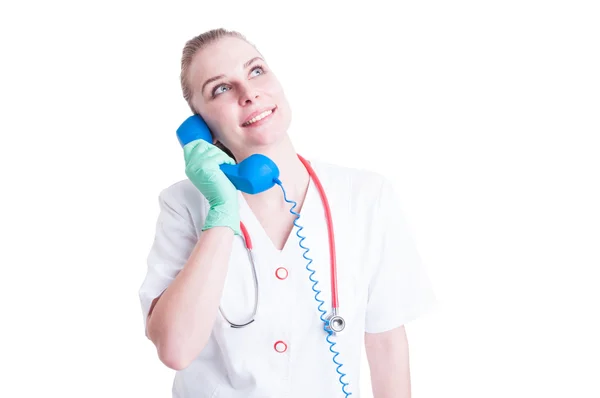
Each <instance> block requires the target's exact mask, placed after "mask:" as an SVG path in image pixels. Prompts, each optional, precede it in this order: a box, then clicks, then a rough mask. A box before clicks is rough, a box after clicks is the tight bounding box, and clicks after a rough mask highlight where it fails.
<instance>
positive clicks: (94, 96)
mask: <svg viewBox="0 0 600 398" xmlns="http://www.w3.org/2000/svg"><path fill="white" fill-rule="evenodd" d="M593 3H595V2H592V1H589V2H583V1H573V0H570V1H562V2H559V1H537V2H536V1H523V0H520V1H502V2H500V1H497V2H490V1H464V0H461V1H419V2H401V3H400V4H398V3H397V2H390V3H387V1H375V0H371V1H366V2H361V3H353V2H348V1H344V2H342V1H324V2H316V1H312V2H311V1H301V2H291V1H290V2H288V1H272V2H265V1H253V2H250V1H249V2H225V1H210V2H208V1H187V2H183V1H172V2H167V1H160V2H159V1H145V2H141V1H136V2H133V1H129V2H126V1H110V2H109V1H97V2H89V1H88V2H71V3H67V2H64V1H48V2H41V1H39V2H19V3H13V4H9V3H8V2H3V3H2V6H1V8H0V30H1V32H0V33H1V34H0V40H1V48H0V51H1V63H0V67H1V68H2V69H1V73H0V84H1V86H0V96H1V99H0V100H1V102H0V105H1V108H0V115H1V116H0V123H1V126H0V134H1V137H2V144H1V146H0V151H1V156H0V162H1V168H0V170H1V172H2V187H3V188H2V192H3V193H2V195H1V198H2V199H1V200H2V206H1V209H2V219H1V220H2V221H1V225H2V227H1V228H2V238H3V239H2V244H1V249H0V250H1V254H2V258H1V267H2V273H1V280H2V287H1V288H0V306H1V307H2V308H1V312H0V317H1V318H0V319H1V321H0V322H1V324H2V325H3V326H2V327H1V328H0V334H1V336H2V337H1V339H0V344H1V345H2V347H1V352H0V361H1V367H2V369H1V373H0V380H2V381H1V382H0V396H2V397H41V396H48V395H53V396H59V397H170V389H171V382H172V377H173V372H172V371H171V370H169V369H167V368H165V367H164V366H163V365H162V364H161V363H160V362H159V360H158V359H157V356H156V354H155V352H154V349H153V346H152V345H151V343H150V342H149V341H148V340H146V339H145V337H144V334H143V329H142V315H141V309H140V306H139V301H138V297H137V290H138V288H139V286H140V284H141V282H142V280H143V277H144V275H145V271H146V269H145V267H146V265H145V259H146V255H147V251H148V250H149V248H150V245H151V243H152V238H153V234H154V223H155V221H156V216H157V214H158V204H157V195H158V192H159V191H160V190H161V189H162V188H164V187H166V186H167V185H169V184H171V183H173V182H175V181H177V180H179V179H182V178H184V177H185V176H184V171H183V159H182V154H181V148H180V147H179V146H178V143H177V141H176V139H175V129H176V128H177V126H178V125H179V123H180V122H181V121H182V120H183V119H184V118H185V117H187V116H188V114H189V110H188V108H187V106H186V104H185V102H184V100H183V98H182V97H181V92H180V88H179V81H178V76H179V62H180V55H181V49H182V47H183V44H184V42H185V41H186V40H187V39H189V38H191V37H192V36H194V35H196V34H199V33H201V32H203V31H205V30H208V29H212V28H216V27H225V28H228V29H236V30H239V31H241V32H242V33H244V34H245V35H246V36H247V37H248V38H249V39H250V40H251V41H252V42H254V43H255V44H256V45H257V46H258V48H259V49H260V51H261V52H262V53H263V54H264V55H265V56H266V57H267V61H268V62H269V64H270V65H271V67H272V68H273V69H274V70H275V72H276V73H277V75H278V77H279V78H280V80H281V81H282V83H283V84H284V86H285V88H286V92H287V94H288V97H289V99H290V102H291V104H292V106H293V111H294V122H293V126H292V130H291V131H290V134H292V136H293V139H294V142H295V143H296V145H297V149H298V151H299V152H300V153H302V154H304V155H305V156H310V157H314V158H322V159H327V160H328V161H331V162H334V163H339V164H342V165H348V166H352V167H361V168H363V167H364V168H368V169H371V170H375V171H379V172H382V173H384V174H386V175H388V176H389V177H390V178H392V179H393V180H394V182H395V183H396V187H397V188H398V190H399V191H400V193H401V194H402V201H403V202H402V207H403V210H404V211H405V212H406V214H407V217H408V219H409V220H410V222H411V224H412V227H413V230H414V233H415V236H416V239H417V241H418V244H419V249H420V250H421V254H422V256H423V258H424V260H425V263H426V266H427V268H428V272H429V273H430V275H431V278H432V282H433V284H434V287H435V289H436V294H437V296H438V299H439V301H440V309H439V311H437V312H436V313H434V314H431V315H429V316H426V317H423V318H421V319H420V320H417V321H415V322H414V323H413V324H410V325H408V326H407V330H408V334H409V341H410V344H411V366H412V380H413V397H419V398H420V397H458V396H460V397H463V398H467V397H468V398H471V397H472V398H481V397H486V398H495V397H507V396H510V397H515V398H516V397H519V398H521V397H523V398H525V397H527V398H530V397H542V396H543V397H566V396H569V397H577V398H588V397H590V398H591V397H596V398H598V397H600V385H599V384H598V377H599V375H600V359H599V358H600V343H599V339H600V321H599V318H600V310H599V306H600V293H599V291H600V288H599V287H598V286H599V284H600V278H599V276H598V275H599V273H598V268H599V265H600V210H599V209H600V191H599V190H600V188H599V186H600V172H599V170H600V156H599V154H600V146H599V145H598V142H599V134H600V120H599V119H600V78H599V76H600V73H599V71H600V60H599V51H600V50H599V49H600V29H599V23H598V21H599V20H600V14H599V13H598V9H597V8H594V7H593ZM386 4H387V5H386ZM365 369H366V370H368V369H367V368H365ZM368 376H369V375H368V372H366V373H365V374H363V375H362V380H363V386H362V387H363V393H364V395H363V397H371V394H370V383H369V377H368Z"/></svg>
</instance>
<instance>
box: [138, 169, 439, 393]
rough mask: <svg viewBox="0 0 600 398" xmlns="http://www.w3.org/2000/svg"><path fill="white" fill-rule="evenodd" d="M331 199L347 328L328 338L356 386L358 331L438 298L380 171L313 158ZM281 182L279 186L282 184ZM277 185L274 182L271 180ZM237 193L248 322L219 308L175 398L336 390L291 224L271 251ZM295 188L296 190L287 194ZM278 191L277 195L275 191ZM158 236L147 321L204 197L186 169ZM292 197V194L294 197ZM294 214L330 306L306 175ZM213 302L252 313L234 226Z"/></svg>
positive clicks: (200, 217)
mask: <svg viewBox="0 0 600 398" xmlns="http://www.w3.org/2000/svg"><path fill="white" fill-rule="evenodd" d="M311 164H312V166H313V168H314V169H315V171H316V173H317V176H318V177H319V179H320V181H321V183H322V185H323V187H324V190H325V192H326V194H327V198H328V200H329V205H330V208H331V215H332V218H333V224H334V234H335V244H336V255H337V275H338V276H337V277H338V297H339V305H340V315H342V316H343V317H344V319H345V321H346V328H345V329H344V330H343V331H342V332H341V333H339V334H337V335H333V336H332V337H331V338H330V339H331V340H333V341H335V343H336V344H335V346H334V347H333V350H335V351H337V352H339V353H340V354H339V355H338V356H337V357H336V360H337V362H339V363H342V365H343V366H342V367H341V368H339V371H340V372H342V373H345V374H346V376H344V377H343V378H342V381H344V382H347V383H349V385H348V386H347V387H346V391H347V392H351V393H352V395H351V396H352V397H354V398H359V397H360V389H359V372H360V361H361V349H362V345H363V342H364V340H363V339H364V333H365V332H371V333H376V332H383V331H387V330H390V329H392V328H395V327H398V326H401V325H404V324H406V323H407V322H408V321H410V320H413V319H415V318H416V317H417V316H419V315H421V314H422V313H424V312H425V311H428V310H429V309H430V308H431V307H432V305H433V304H434V302H435V298H434V295H433V292H432V290H431V287H430V283H429V279H428V276H427V274H426V272H425V271H424V269H423V268H422V266H421V262H420V257H419V255H418V253H417V251H416V248H415V244H414V243H413V240H412V237H411V234H410V231H409V229H408V228H407V224H406V222H405V220H404V219H403V216H402V214H401V212H400V209H399V208H398V202H397V200H396V196H395V193H394V191H393V188H392V186H391V184H390V182H389V181H387V180H386V179H385V178H383V177H382V176H380V175H379V174H376V173H373V172H369V171H362V170H357V169H351V168H346V167H340V166H335V165H331V164H327V163H323V162H315V161H312V162H311ZM284 188H285V186H284ZM273 189H280V188H279V187H278V186H275V187H274V188H273ZM239 198H240V216H241V220H242V222H243V223H244V224H245V225H246V227H247V229H248V232H249V234H250V237H251V239H252V243H253V245H254V248H253V253H254V258H255V263H256V272H257V277H258V284H259V294H258V296H259V297H258V300H259V307H258V312H257V314H256V317H255V321H254V322H253V323H251V324H250V325H248V326H246V327H244V328H241V329H236V328H232V327H230V325H229V324H228V323H227V322H226V321H225V319H224V318H223V317H222V316H221V314H220V313H218V316H217V319H216V322H215V325H214V328H213V331H212V334H211V336H210V340H209V341H208V344H207V345H206V347H205V348H204V350H203V351H202V352H201V353H200V354H199V355H198V357H197V358H196V359H195V360H194V361H193V363H192V364H191V365H189V366H188V367H187V368H186V369H183V370H181V371H177V373H176V375H175V380H174V383H173V397H174V398H238V397H239V398H242V397H243V398H254V397H261V398H266V397H269V398H271V397H272V398H285V397H297V398H307V397H311V398H313V397H314V398H316V397H344V396H345V395H344V394H343V393H342V385H341V383H340V381H339V378H340V374H339V373H338V372H337V371H336V369H337V365H336V364H335V363H334V362H333V355H334V354H333V353H332V352H331V351H330V348H331V346H330V344H329V343H328V342H327V341H326V337H327V333H326V332H325V331H324V330H323V323H322V321H321V320H320V316H321V312H319V310H318V306H319V303H318V302H317V301H316V299H315V291H314V290H313V282H312V281H311V280H310V279H309V276H310V271H309V270H307V268H306V267H307V264H308V262H307V260H306V259H305V258H304V257H303V255H304V254H305V250H304V249H302V248H301V247H300V246H299V238H298V236H297V232H298V229H297V228H294V230H293V231H292V233H291V234H290V236H289V238H288V240H287V243H286V244H285V247H284V248H283V250H277V249H276V247H275V246H274V245H273V244H272V242H271V240H270V239H269V238H268V236H267V234H266V233H265V231H264V230H263V228H262V227H261V225H260V223H259V221H258V219H257V218H256V217H255V216H254V213H253V212H252V210H251V209H250V207H249V206H248V204H247V203H246V201H245V200H244V198H243V196H242V195H241V193H240V195H239ZM289 199H292V200H294V199H296V198H289ZM282 200H283V195H282ZM159 204H160V214H159V217H158V222H157V227H156V237H155V240H154V243H153V246H152V248H151V250H150V253H149V256H148V270H147V274H146V277H145V279H144V281H143V284H142V286H141V288H140V290H139V296H140V300H141V306H142V313H143V319H144V326H145V323H146V317H147V315H148V311H149V308H150V305H151V302H152V300H153V299H154V298H156V297H157V296H159V295H160V294H161V292H162V291H164V290H165V289H166V288H167V287H168V286H169V284H170V283H171V282H172V281H173V279H174V278H175V277H176V275H177V273H178V272H179V271H180V270H181V269H182V267H183V266H184V264H185V262H186V260H187V259H188V256H189V255H190V253H191V251H192V249H193V247H194V246H195V244H196V242H197V240H198V237H199V235H200V234H201V229H202V226H203V224H204V219H205V216H206V213H207V211H208V203H207V201H206V199H205V198H204V197H203V196H202V194H201V193H200V192H199V191H198V190H197V189H196V188H195V187H194V186H193V185H192V183H191V182H190V181H189V180H187V179H186V180H183V181H180V182H177V183H175V184H173V185H171V186H169V187H167V188H166V189H164V190H163V191H162V192H161V193H160V195H159ZM290 208H291V205H290ZM297 223H298V224H299V225H301V226H302V227H303V229H302V230H301V231H300V235H301V236H305V237H306V239H305V240H304V241H303V242H302V244H303V246H305V247H308V248H309V252H307V253H306V256H307V257H309V258H310V259H312V260H313V261H312V263H311V264H310V268H311V269H312V270H314V271H315V273H314V275H313V279H314V280H317V281H318V283H317V285H316V286H314V287H315V289H317V290H319V291H320V293H319V295H318V298H319V299H320V300H323V301H324V304H323V305H321V309H323V310H326V311H327V314H328V315H329V314H330V313H331V292H330V290H331V284H330V261H329V245H328V235H327V224H326V220H325V216H324V208H323V206H322V202H321V199H320V196H319V192H318V190H317V188H316V186H315V184H314V183H313V182H312V181H311V183H310V185H309V189H308V191H307V195H306V198H305V200H304V204H303V206H302V210H301V216H300V218H299V219H298V221H297ZM234 239H235V241H234V245H233V251H232V253H231V258H230V262H229V268H228V273H227V277H226V281H225V287H224V291H223V295H222V298H221V308H222V310H223V311H224V313H225V315H226V316H227V317H228V318H229V319H230V320H231V321H232V322H234V323H237V322H243V321H244V320H246V319H247V318H248V316H249V315H250V314H251V313H252V309H253V305H254V300H255V295H254V284H253V277H252V270H251V264H250V262H249V258H248V255H247V252H246V249H245V246H244V240H243V238H242V237H235V238H234Z"/></svg>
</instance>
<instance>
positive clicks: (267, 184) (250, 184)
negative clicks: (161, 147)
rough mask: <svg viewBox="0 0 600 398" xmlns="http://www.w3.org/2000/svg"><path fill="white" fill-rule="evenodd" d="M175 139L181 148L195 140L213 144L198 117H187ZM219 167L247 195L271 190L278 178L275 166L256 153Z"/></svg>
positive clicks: (210, 134) (201, 120)
mask: <svg viewBox="0 0 600 398" xmlns="http://www.w3.org/2000/svg"><path fill="white" fill-rule="evenodd" d="M177 139H178V140H179V144H180V145H181V146H182V147H183V146H185V145H186V144H188V143H190V142H192V141H195V140H197V139H202V140H204V141H206V142H208V143H210V144H212V143H213V136H212V133H211V132H210V129H209V128H208V125H207V124H206V122H205V121H204V120H203V119H202V118H201V117H200V116H199V115H192V116H190V117H188V118H187V119H186V120H185V121H184V122H183V123H182V124H181V125H180V126H179V128H178V129H177ZM220 167H221V171H223V173H224V174H225V175H226V176H227V178H229V181H231V183H232V184H233V185H234V186H235V187H236V188H237V189H238V190H240V191H242V192H245V193H249V194H257V193H260V192H263V191H266V190H267V189H270V188H272V187H273V186H274V185H275V183H276V181H278V178H279V168H278V167H277V165H276V164H275V163H274V162H273V161H272V160H271V159H269V158H268V157H267V156H265V155H261V154H258V153H256V154H253V155H251V156H249V157H248V158H246V159H244V160H243V161H242V162H240V163H238V164H222V165H221V166H220Z"/></svg>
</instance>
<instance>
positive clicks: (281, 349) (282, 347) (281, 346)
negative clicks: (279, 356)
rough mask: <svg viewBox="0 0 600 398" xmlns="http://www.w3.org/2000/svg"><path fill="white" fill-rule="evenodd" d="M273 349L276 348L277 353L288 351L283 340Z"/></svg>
mask: <svg viewBox="0 0 600 398" xmlns="http://www.w3.org/2000/svg"><path fill="white" fill-rule="evenodd" d="M273 347H274V348H275V351H277V352H285V351H286V350H287V344H285V343H284V342H283V341H281V340H279V341H278V342H276V343H275V345H273Z"/></svg>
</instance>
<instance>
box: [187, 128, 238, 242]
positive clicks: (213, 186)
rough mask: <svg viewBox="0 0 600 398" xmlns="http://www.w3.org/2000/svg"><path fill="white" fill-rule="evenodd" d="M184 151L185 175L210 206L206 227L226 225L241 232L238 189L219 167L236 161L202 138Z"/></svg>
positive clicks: (189, 144) (204, 227) (188, 145)
mask: <svg viewBox="0 0 600 398" xmlns="http://www.w3.org/2000/svg"><path fill="white" fill-rule="evenodd" d="M183 153H184V157H185V174H186V175H187V176H188V178H189V179H190V181H191V182H192V184H194V186H196V188H198V190H199V191H200V192H201V193H202V195H204V197H205V198H206V200H208V203H209V205H210V209H209V211H208V214H207V216H206V221H205V223H204V226H203V227H202V230H203V231H205V230H207V229H210V228H213V227H217V226H223V227H229V228H231V229H232V230H233V232H234V233H235V234H236V235H240V234H241V232H240V214H239V208H238V191H237V189H236V188H235V186H234V185H233V184H232V183H231V181H229V179H228V178H227V176H226V175H225V174H224V173H223V172H222V171H221V169H220V167H219V166H220V165H221V164H223V163H228V164H235V161H234V160H233V159H232V158H231V157H229V156H228V155H227V154H226V153H225V152H223V151H222V150H221V149H219V148H217V147H216V146H215V145H212V144H210V143H208V142H206V141H204V140H200V139H198V140H195V141H191V142H190V143H188V144H186V145H185V146H184V147H183Z"/></svg>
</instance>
